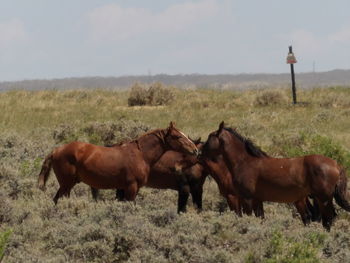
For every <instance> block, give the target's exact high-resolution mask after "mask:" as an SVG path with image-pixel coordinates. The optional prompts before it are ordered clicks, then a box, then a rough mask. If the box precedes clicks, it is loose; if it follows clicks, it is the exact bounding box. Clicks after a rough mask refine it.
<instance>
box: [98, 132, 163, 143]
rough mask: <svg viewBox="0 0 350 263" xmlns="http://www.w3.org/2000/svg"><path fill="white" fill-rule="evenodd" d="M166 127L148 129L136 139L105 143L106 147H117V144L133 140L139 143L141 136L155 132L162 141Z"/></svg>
mask: <svg viewBox="0 0 350 263" xmlns="http://www.w3.org/2000/svg"><path fill="white" fill-rule="evenodd" d="M164 130H166V129H155V130H151V131H148V132H146V133H144V134H142V135H140V136H139V137H137V138H136V139H133V140H122V141H121V142H118V143H114V144H106V145H104V147H115V146H121V145H123V144H125V143H132V142H136V143H138V140H140V139H141V138H143V137H146V136H148V135H150V134H154V135H156V136H157V137H158V138H159V139H161V140H162V141H164V135H165V131H164Z"/></svg>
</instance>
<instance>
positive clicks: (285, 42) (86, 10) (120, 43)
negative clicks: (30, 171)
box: [0, 0, 350, 81]
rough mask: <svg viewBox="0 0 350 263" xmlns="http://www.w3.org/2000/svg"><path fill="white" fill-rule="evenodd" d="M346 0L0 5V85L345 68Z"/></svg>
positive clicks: (29, 0)
mask: <svg viewBox="0 0 350 263" xmlns="http://www.w3.org/2000/svg"><path fill="white" fill-rule="evenodd" d="M349 10H350V1H349V0H333V1H331V0H294V1H285V0H232V1H226V0H192V1H175V0H152V1H151V0H149V1H142V0H139V1H135V0H120V1H117V0H116V1H112V0H111V1H104V0H56V1H54V0H0V81H11V80H22V79H51V78H65V77H82V76H123V75H147V74H160V73H165V74H192V73H200V74H218V73H230V74H231V73H232V74H236V73H281V72H289V66H288V65H287V64H286V63H285V59H286V56H287V53H288V46H289V45H293V50H294V53H295V55H296V57H297V60H298V63H297V64H296V65H295V70H296V72H309V71H312V70H313V64H315V69H316V71H328V70H333V69H350V52H349V51H350V15H349Z"/></svg>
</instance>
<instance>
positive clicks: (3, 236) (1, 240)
mask: <svg viewBox="0 0 350 263" xmlns="http://www.w3.org/2000/svg"><path fill="white" fill-rule="evenodd" d="M11 232H12V231H11V230H7V231H4V232H1V233H0V262H1V261H2V258H3V257H4V254H5V249H6V244H7V241H8V239H9V237H10V235H11Z"/></svg>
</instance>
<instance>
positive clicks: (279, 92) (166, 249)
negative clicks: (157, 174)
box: [0, 87, 350, 263]
mask: <svg viewBox="0 0 350 263" xmlns="http://www.w3.org/2000/svg"><path fill="white" fill-rule="evenodd" d="M131 95H132V94H130V91H113V90H103V89H96V90H83V89H82V90H63V91H61V90H50V91H48V90H40V91H23V90H17V91H8V92H2V93H0V111H1V114H0V261H1V260H2V262H247V263H248V262H249V263H253V262H255V263H257V262H269V263H272V262H276V263H277V262H285V263H289V262H290V263H292V262H293V263H297V262H310V263H311V262H332V263H333V262H346V261H347V260H349V259H350V214H349V213H346V212H344V211H341V210H340V209H339V210H338V211H337V212H338V217H337V219H336V221H335V224H334V226H333V228H332V230H331V231H330V232H326V231H325V230H324V229H323V228H322V226H321V224H319V223H312V224H311V225H310V226H308V227H304V226H303V225H302V223H301V220H300V218H299V215H298V214H297V212H296V211H295V208H294V207H293V206H291V205H286V204H271V203H267V204H266V205H265V215H266V218H265V219H264V220H261V219H258V218H255V217H248V216H243V217H241V218H239V217H237V216H236V215H235V214H234V213H232V212H230V211H229V210H228V209H227V205H226V203H225V200H223V199H222V198H221V197H220V195H219V192H218V188H217V185H216V183H215V181H214V180H212V179H211V178H208V179H207V181H206V183H205V185H204V195H203V212H201V213H197V212H196V210H195V208H194V207H193V206H192V205H191V203H190V204H189V207H188V212H187V213H186V214H180V215H178V214H177V213H176V211H177V208H176V205H177V204H176V200H177V194H176V192H174V191H170V190H167V191H161V190H155V189H150V188H142V189H141V191H140V193H139V195H138V197H137V199H136V202H118V201H116V200H114V196H115V193H114V191H113V190H105V191H101V194H100V198H99V199H100V200H99V201H98V202H94V201H93V199H92V197H91V193H90V191H89V187H88V186H86V185H83V184H80V185H77V186H76V187H75V188H74V189H73V191H72V194H71V197H70V198H69V199H67V198H63V199H61V200H60V202H59V203H58V205H57V206H54V204H53V201H52V198H53V196H54V194H55V193H56V191H57V189H58V183H57V181H56V178H55V176H54V175H53V174H52V175H51V178H49V180H48V184H47V190H46V192H42V191H40V190H39V189H37V187H36V183H37V179H38V174H39V171H40V168H41V164H42V161H43V158H44V157H45V156H46V155H47V154H48V153H49V152H50V151H51V150H52V149H53V148H54V147H55V146H58V145H61V144H63V143H67V142H69V141H72V140H81V141H86V142H91V143H94V144H99V145H105V144H112V143H116V142H120V141H124V140H130V139H132V138H135V137H137V136H138V135H139V134H141V133H143V132H145V131H147V130H149V129H153V128H165V127H167V125H168V124H169V122H170V121H171V120H172V121H175V122H176V124H177V127H178V128H180V129H181V130H182V131H184V132H185V133H186V134H188V135H189V136H190V137H192V138H197V137H202V140H206V138H207V135H208V134H209V132H211V131H213V130H216V129H217V128H218V124H219V122H221V121H222V120H224V121H225V123H226V124H227V125H228V126H232V127H235V128H237V129H238V131H239V133H241V134H242V135H244V136H247V137H248V138H250V139H252V140H253V141H254V142H255V143H256V144H257V145H259V146H260V147H261V148H262V149H263V150H264V151H266V152H268V153H269V154H270V155H272V156H276V157H283V156H288V157H292V156H299V155H304V154H309V153H318V154H324V155H326V156H329V157H331V158H334V159H336V160H338V161H339V162H340V163H341V164H342V165H343V166H345V167H346V168H347V172H348V174H350V132H349V131H350V88H348V87H333V88H322V89H321V88H314V89H309V90H299V91H298V100H299V101H300V103H299V104H297V105H292V104H291V98H290V91H289V90H287V89H273V88H271V89H261V90H247V91H222V90H208V89H195V90H181V89H175V88H172V89H171V99H169V100H167V103H164V104H165V105H163V104H162V105H159V103H149V105H144V106H133V107H130V106H129V104H130V103H128V101H130V97H131Z"/></svg>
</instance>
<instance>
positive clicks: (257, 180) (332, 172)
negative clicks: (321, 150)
mask: <svg viewBox="0 0 350 263" xmlns="http://www.w3.org/2000/svg"><path fill="white" fill-rule="evenodd" d="M202 151H203V155H204V156H215V155H218V154H222V155H223V157H224V160H225V163H226V164H227V167H228V168H229V170H230V172H231V173H232V174H234V175H235V176H234V180H233V183H234V184H235V186H236V188H237V190H238V191H239V194H240V195H241V196H242V197H243V198H247V199H250V198H253V199H256V200H260V201H261V202H263V201H271V202H282V203H294V205H295V206H296V208H297V210H298V212H299V213H300V215H301V217H302V220H303V222H304V224H308V223H309V222H310V219H311V218H310V217H311V215H310V211H309V209H308V208H307V198H308V196H312V197H313V198H314V199H315V200H316V202H317V204H318V208H319V210H320V213H321V217H322V225H323V226H324V228H326V229H327V230H330V228H331V225H332V222H333V220H334V217H335V209H334V206H333V197H334V199H335V201H336V203H337V204H338V205H339V206H341V207H342V208H343V209H345V210H346V211H348V212H350V204H349V202H348V201H347V200H346V195H347V177H346V174H345V170H344V168H342V167H341V166H340V165H338V164H337V162H336V161H335V160H333V159H330V158H328V157H325V156H322V155H307V156H302V157H296V158H272V157H269V156H268V155H267V154H266V153H265V152H263V151H262V150H260V149H259V148H258V147H256V146H255V145H254V144H253V143H252V142H251V141H250V140H248V139H246V138H244V137H243V136H241V135H240V134H238V133H237V132H236V131H235V130H233V129H231V128H225V127H224V122H222V123H221V124H220V126H219V129H218V130H217V131H214V132H212V133H211V134H209V137H208V140H207V141H206V143H205V145H204V146H203V148H202Z"/></svg>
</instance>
